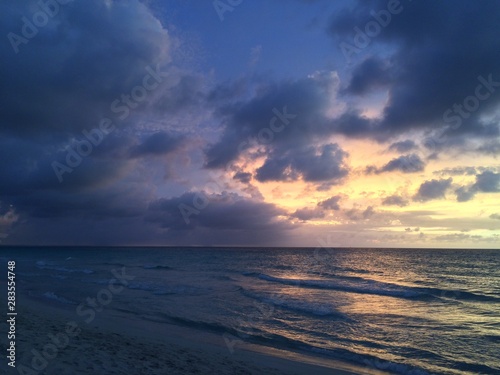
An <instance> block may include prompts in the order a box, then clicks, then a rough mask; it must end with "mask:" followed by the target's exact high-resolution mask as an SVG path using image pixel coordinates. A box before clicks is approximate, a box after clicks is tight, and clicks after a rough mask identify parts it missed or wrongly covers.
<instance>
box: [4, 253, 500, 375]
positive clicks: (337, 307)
mask: <svg viewBox="0 0 500 375" xmlns="http://www.w3.org/2000/svg"><path fill="white" fill-rule="evenodd" d="M0 256H1V259H2V263H5V269H6V267H7V266H6V262H7V260H14V261H16V273H17V285H18V294H19V293H23V294H25V295H27V296H29V297H31V298H36V299H40V300H43V301H45V302H46V303H50V304H53V305H60V306H66V307H67V306H72V305H74V306H75V308H76V307H77V306H79V305H80V304H82V303H85V301H86V298H88V296H96V295H98V293H99V291H100V290H103V287H105V286H107V285H109V283H110V280H112V279H113V278H116V276H117V272H118V271H119V272H118V273H119V274H122V275H126V280H127V281H126V282H125V283H126V287H124V288H123V289H124V290H123V291H121V292H120V293H117V294H116V295H113V296H112V297H113V298H112V300H108V299H107V298H108V297H109V294H110V293H107V295H106V294H102V295H101V296H100V298H101V302H102V303H103V305H104V304H105V306H103V307H102V308H105V309H106V310H107V311H108V312H109V313H111V314H116V315H117V316H120V317H122V318H125V319H130V320H134V321H137V320H143V321H153V322H156V323H165V324H175V325H180V326H187V327H191V328H194V329H198V330H200V331H207V332H211V333H216V334H218V335H220V339H221V342H222V343H225V345H226V346H227V350H228V355H229V354H231V353H233V352H234V351H237V350H238V349H239V347H240V345H241V344H242V343H245V342H246V343H254V344H259V345H267V346H272V347H274V348H279V349H282V350H289V351H298V352H301V353H306V354H310V355H314V356H320V357H326V358H333V359H339V360H344V361H349V362H352V363H354V364H357V365H361V366H366V367H370V368H376V369H381V370H386V371H388V372H392V373H396V374H412V375H413V374H414V375H421V374H422V375H424V374H457V375H458V374H460V375H469V374H500V267H499V266H500V251H495V250H444V249H443V250H431V249H425V250H424V249H299V248H280V249H275V248H259V249H253V248H62V247H61V248H11V249H9V248H2V249H1V250H0ZM113 270H115V271H114V274H113ZM5 273H6V272H5ZM103 301H104V302H103ZM82 306H83V307H82ZM82 306H80V310H79V311H80V315H81V317H82V319H84V318H86V317H87V316H89V315H90V314H88V310H89V306H88V305H82Z"/></svg>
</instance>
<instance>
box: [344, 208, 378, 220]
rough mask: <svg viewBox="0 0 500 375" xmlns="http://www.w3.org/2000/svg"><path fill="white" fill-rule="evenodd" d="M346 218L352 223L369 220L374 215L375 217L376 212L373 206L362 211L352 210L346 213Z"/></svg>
mask: <svg viewBox="0 0 500 375" xmlns="http://www.w3.org/2000/svg"><path fill="white" fill-rule="evenodd" d="M344 214H345V216H346V217H347V218H348V219H349V220H352V221H359V220H368V219H369V218H371V217H372V216H373V215H375V210H374V209H373V207H372V206H368V207H366V209H365V210H360V209H357V208H351V209H349V210H346V211H344Z"/></svg>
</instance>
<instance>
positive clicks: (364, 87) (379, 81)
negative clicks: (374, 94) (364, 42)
mask: <svg viewBox="0 0 500 375" xmlns="http://www.w3.org/2000/svg"><path fill="white" fill-rule="evenodd" d="M389 71H390V68H389V66H388V64H387V63H384V62H383V61H381V60H380V59H378V58H376V57H370V58H368V59H366V60H365V61H363V62H362V63H361V64H359V65H358V66H357V67H356V68H355V69H354V71H353V72H352V77H351V80H350V82H349V85H348V86H347V88H346V89H345V92H346V93H348V94H355V95H363V94H365V93H367V92H369V91H371V90H373V89H375V88H380V87H383V86H385V85H387V84H388V83H389V82H390V81H391V77H390V74H389Z"/></svg>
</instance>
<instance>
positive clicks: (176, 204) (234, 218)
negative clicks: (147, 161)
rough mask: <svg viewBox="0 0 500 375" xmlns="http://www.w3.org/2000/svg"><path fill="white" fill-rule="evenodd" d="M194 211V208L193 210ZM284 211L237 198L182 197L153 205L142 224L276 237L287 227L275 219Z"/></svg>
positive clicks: (232, 195)
mask: <svg viewBox="0 0 500 375" xmlns="http://www.w3.org/2000/svg"><path fill="white" fill-rule="evenodd" d="M196 207H198V208H196ZM283 215H285V211H283V210H281V209H279V208H277V207H276V206H275V205H273V204H269V203H264V202H261V201H256V200H251V199H246V198H243V197H241V196H238V195H237V194H231V193H223V194H209V195H207V194H205V193H202V192H201V193H194V192H190V193H185V194H183V195H181V196H179V197H174V198H162V199H159V200H156V201H153V202H152V203H151V204H150V205H149V208H148V213H147V215H146V220H147V221H148V222H151V223H156V224H158V225H159V226H161V227H162V228H164V229H175V230H194V229H196V228H208V229H211V230H230V231H259V230H263V231H272V230H276V235H279V234H280V232H281V230H285V229H290V228H291V226H290V224H288V223H287V222H285V221H282V220H280V219H279V217H280V216H283Z"/></svg>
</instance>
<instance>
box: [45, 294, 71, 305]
mask: <svg viewBox="0 0 500 375" xmlns="http://www.w3.org/2000/svg"><path fill="white" fill-rule="evenodd" d="M42 296H43V297H45V298H48V299H51V300H53V301H57V302H60V303H64V304H66V305H76V302H73V301H70V300H69V299H66V298H64V297H60V296H58V295H57V294H55V293H54V292H45V293H43V294H42Z"/></svg>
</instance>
